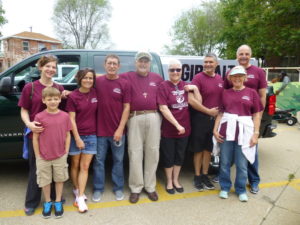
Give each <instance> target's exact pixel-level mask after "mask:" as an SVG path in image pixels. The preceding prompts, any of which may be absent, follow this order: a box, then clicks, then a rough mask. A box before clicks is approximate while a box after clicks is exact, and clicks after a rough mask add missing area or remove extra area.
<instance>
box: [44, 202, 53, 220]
mask: <svg viewBox="0 0 300 225" xmlns="http://www.w3.org/2000/svg"><path fill="white" fill-rule="evenodd" d="M51 210H52V202H44V205H43V212H42V215H43V217H44V218H45V219H48V218H50V217H51Z"/></svg>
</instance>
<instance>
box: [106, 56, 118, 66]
mask: <svg viewBox="0 0 300 225" xmlns="http://www.w3.org/2000/svg"><path fill="white" fill-rule="evenodd" d="M109 58H113V59H117V60H118V64H120V57H119V56H117V55H115V54H110V55H107V56H106V57H105V59H104V64H105V63H106V62H107V60H108V59H109Z"/></svg>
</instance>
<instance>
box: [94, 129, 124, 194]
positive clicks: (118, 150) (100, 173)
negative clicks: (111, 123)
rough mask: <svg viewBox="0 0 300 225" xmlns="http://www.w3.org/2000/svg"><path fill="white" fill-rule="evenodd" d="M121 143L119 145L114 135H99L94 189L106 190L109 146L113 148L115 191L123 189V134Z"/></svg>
mask: <svg viewBox="0 0 300 225" xmlns="http://www.w3.org/2000/svg"><path fill="white" fill-rule="evenodd" d="M120 143H121V145H120V146H117V145H116V144H115V142H114V140H113V137H97V154H96V157H95V159H94V165H93V166H94V176H93V185H94V191H101V192H103V191H104V185H105V168H104V167H105V159H106V154H107V150H108V149H109V147H110V148H111V150H112V157H113V167H112V173H111V176H112V181H113V191H118V190H123V188H124V169H123V157H124V146H125V136H124V135H123V136H122V139H121V142H120Z"/></svg>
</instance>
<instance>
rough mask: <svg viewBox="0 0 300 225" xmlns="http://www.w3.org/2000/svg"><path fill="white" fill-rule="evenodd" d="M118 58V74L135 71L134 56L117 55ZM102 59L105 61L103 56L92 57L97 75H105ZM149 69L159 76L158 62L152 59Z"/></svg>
mask: <svg viewBox="0 0 300 225" xmlns="http://www.w3.org/2000/svg"><path fill="white" fill-rule="evenodd" d="M119 57H120V60H121V68H120V70H119V73H125V72H128V71H135V70H136V68H135V58H134V56H132V55H131V56H127V55H119ZM104 59H105V56H103V55H95V56H94V65H95V71H96V73H97V74H105V69H104V67H103V65H104ZM150 69H151V71H152V72H155V73H158V74H160V70H159V66H158V62H157V61H156V60H155V59H153V61H152V63H151V68H150Z"/></svg>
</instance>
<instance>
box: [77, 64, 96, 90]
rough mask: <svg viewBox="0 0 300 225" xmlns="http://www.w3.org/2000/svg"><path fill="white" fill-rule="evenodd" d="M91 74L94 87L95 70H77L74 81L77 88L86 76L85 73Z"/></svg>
mask: <svg viewBox="0 0 300 225" xmlns="http://www.w3.org/2000/svg"><path fill="white" fill-rule="evenodd" d="M89 72H90V73H92V74H93V79H94V84H93V86H94V85H95V81H96V73H95V70H93V69H91V68H85V69H82V70H78V72H77V74H76V75H75V79H76V81H77V84H78V86H79V87H80V86H81V81H82V79H83V78H84V76H85V75H87V73H89Z"/></svg>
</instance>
